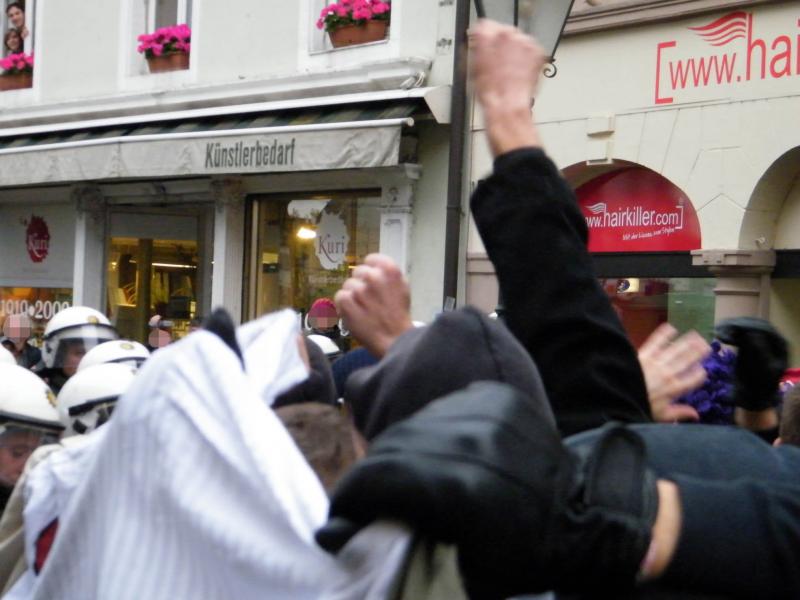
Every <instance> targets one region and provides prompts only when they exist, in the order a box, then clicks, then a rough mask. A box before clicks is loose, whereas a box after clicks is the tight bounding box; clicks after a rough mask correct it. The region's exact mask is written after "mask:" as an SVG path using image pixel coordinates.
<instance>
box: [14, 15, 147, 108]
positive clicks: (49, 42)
mask: <svg viewBox="0 0 800 600" xmlns="http://www.w3.org/2000/svg"><path fill="white" fill-rule="evenodd" d="M37 5H38V6H37V8H38V10H37V17H38V22H37V23H36V71H39V72H38V73H36V76H37V85H38V86H39V88H40V89H39V90H37V92H38V94H37V95H38V96H39V97H40V98H41V99H42V100H43V101H46V102H53V101H58V100H63V99H75V98H82V97H85V96H100V95H105V94H109V93H113V92H114V91H115V89H116V84H117V66H118V62H119V55H118V51H119V46H120V45H119V22H120V11H121V9H122V5H123V2H109V1H108V0H81V2H48V1H47V0H43V1H40V2H37ZM131 43H132V44H135V43H136V39H135V38H133V39H132V40H131ZM134 47H135V46H134ZM6 93H8V92H6ZM0 101H2V96H0Z"/></svg>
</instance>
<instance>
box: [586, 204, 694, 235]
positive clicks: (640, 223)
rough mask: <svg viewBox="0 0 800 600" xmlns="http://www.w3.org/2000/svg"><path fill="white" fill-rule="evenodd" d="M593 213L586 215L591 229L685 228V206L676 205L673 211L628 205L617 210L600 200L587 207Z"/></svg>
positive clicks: (674, 229) (675, 229)
mask: <svg viewBox="0 0 800 600" xmlns="http://www.w3.org/2000/svg"><path fill="white" fill-rule="evenodd" d="M586 210H588V211H589V212H590V213H591V215H588V216H586V224H587V225H588V226H589V229H603V228H606V229H608V228H627V227H656V228H658V227H660V228H665V229H667V231H664V233H670V231H668V230H669V229H671V230H673V231H678V230H680V229H683V207H682V206H675V210H672V211H658V210H648V209H645V208H643V207H641V206H626V207H625V208H619V209H617V210H612V211H609V210H608V206H607V205H606V203H605V202H598V203H597V204H591V205H589V206H587V207H586Z"/></svg>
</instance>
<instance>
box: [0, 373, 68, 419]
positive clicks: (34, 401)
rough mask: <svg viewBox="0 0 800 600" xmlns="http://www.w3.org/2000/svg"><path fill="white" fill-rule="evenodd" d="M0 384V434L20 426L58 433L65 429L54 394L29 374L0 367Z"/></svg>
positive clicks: (44, 384) (39, 380)
mask: <svg viewBox="0 0 800 600" xmlns="http://www.w3.org/2000/svg"><path fill="white" fill-rule="evenodd" d="M0 382H2V385H0V432H4V431H6V430H8V428H15V427H21V428H27V429H35V430H39V431H43V432H46V433H55V434H57V433H60V432H61V430H63V429H64V427H63V425H62V424H61V419H59V417H58V410H56V397H55V394H53V392H52V391H51V390H50V388H49V387H47V384H46V383H45V382H44V381H42V380H41V379H40V378H39V377H37V376H36V375H34V374H33V373H32V372H31V371H29V370H28V369H25V368H24V367H19V366H17V365H16V364H14V365H7V364H0Z"/></svg>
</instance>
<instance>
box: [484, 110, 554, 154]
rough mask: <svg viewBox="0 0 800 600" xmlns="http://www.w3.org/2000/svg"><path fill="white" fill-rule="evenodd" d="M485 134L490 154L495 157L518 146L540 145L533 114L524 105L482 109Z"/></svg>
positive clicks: (516, 148)
mask: <svg viewBox="0 0 800 600" xmlns="http://www.w3.org/2000/svg"><path fill="white" fill-rule="evenodd" d="M484 120H485V123H486V136H487V138H488V139H489V147H490V148H491V150H492V155H493V156H495V157H497V156H500V155H502V154H506V153H508V152H512V151H513V150H518V149H519V148H530V147H541V145H542V144H541V140H540V139H539V133H538V131H537V130H536V126H535V125H534V123H533V115H532V114H531V111H530V109H528V108H525V107H517V108H514V107H505V106H502V105H499V106H494V107H486V108H485V109H484Z"/></svg>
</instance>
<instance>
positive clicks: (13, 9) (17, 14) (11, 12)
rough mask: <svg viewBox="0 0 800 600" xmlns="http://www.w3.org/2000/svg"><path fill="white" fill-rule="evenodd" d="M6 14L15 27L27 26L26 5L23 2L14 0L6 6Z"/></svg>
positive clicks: (19, 28)
mask: <svg viewBox="0 0 800 600" xmlns="http://www.w3.org/2000/svg"><path fill="white" fill-rule="evenodd" d="M6 16H7V17H8V21H9V22H10V23H11V26H12V27H14V29H17V30H21V29H22V28H23V27H25V7H24V6H23V5H22V3H21V2H12V3H11V4H9V5H8V6H6Z"/></svg>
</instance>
